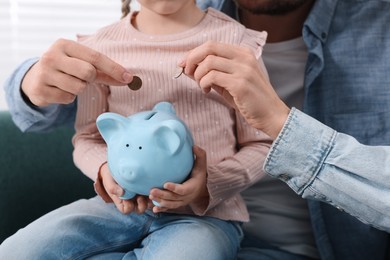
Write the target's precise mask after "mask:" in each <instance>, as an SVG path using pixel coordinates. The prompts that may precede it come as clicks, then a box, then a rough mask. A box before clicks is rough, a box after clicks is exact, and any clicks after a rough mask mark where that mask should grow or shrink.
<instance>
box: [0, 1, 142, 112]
mask: <svg viewBox="0 0 390 260" xmlns="http://www.w3.org/2000/svg"><path fill="white" fill-rule="evenodd" d="M132 8H135V9H136V8H138V4H137V2H136V1H135V0H133V3H132ZM120 17H121V1H120V0H93V1H92V0H54V1H53V0H0V57H1V59H0V110H6V109H7V104H6V102H5V93H4V83H5V81H6V79H7V78H8V77H9V75H10V74H11V73H12V72H13V70H14V69H15V68H16V67H17V66H18V65H19V64H20V63H21V62H22V61H24V60H26V59H28V58H32V57H39V56H41V54H42V53H43V52H44V51H45V50H46V49H48V48H49V47H50V45H51V44H52V43H53V42H55V41H56V40H57V39H59V38H65V39H71V40H75V39H76V34H91V33H93V32H95V31H96V30H97V29H98V28H100V27H102V26H105V25H108V24H110V23H112V22H115V21H117V20H118V19H120Z"/></svg>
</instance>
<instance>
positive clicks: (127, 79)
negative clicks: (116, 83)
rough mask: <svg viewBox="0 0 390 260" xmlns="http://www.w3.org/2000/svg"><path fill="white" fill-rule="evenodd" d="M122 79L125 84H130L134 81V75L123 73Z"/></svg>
mask: <svg viewBox="0 0 390 260" xmlns="http://www.w3.org/2000/svg"><path fill="white" fill-rule="evenodd" d="M122 78H123V80H124V81H125V82H127V83H129V82H131V81H132V80H133V75H131V74H130V73H128V72H125V73H123V75H122Z"/></svg>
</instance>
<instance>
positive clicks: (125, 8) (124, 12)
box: [121, 0, 131, 18]
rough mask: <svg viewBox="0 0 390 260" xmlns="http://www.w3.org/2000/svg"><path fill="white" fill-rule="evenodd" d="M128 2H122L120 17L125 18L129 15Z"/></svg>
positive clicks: (123, 0) (124, 0)
mask: <svg viewBox="0 0 390 260" xmlns="http://www.w3.org/2000/svg"><path fill="white" fill-rule="evenodd" d="M130 2H131V0H122V17H121V18H123V17H125V16H126V15H128V14H129V13H130Z"/></svg>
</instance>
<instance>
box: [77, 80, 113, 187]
mask: <svg viewBox="0 0 390 260" xmlns="http://www.w3.org/2000/svg"><path fill="white" fill-rule="evenodd" d="M108 94H109V87H107V86H104V85H94V84H91V85H88V86H87V87H86V89H85V90H84V91H83V92H82V93H81V94H80V95H79V96H78V109H77V115H76V124H75V129H76V133H75V135H74V137H73V145H74V151H73V160H74V163H75V164H76V166H77V167H78V168H79V169H80V170H81V171H82V172H83V173H84V174H85V175H86V176H88V177H89V178H90V179H92V180H93V181H96V179H97V176H98V175H97V174H98V171H99V169H100V167H101V166H102V164H103V163H105V162H106V161H107V146H106V143H105V142H104V140H103V138H102V137H101V135H100V133H99V131H98V129H97V126H96V118H97V117H98V116H99V115H100V114H101V113H103V112H105V111H106V110H107V106H108V105H107V96H108Z"/></svg>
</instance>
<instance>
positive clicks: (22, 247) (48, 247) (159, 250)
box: [0, 197, 242, 260]
mask: <svg viewBox="0 0 390 260" xmlns="http://www.w3.org/2000/svg"><path fill="white" fill-rule="evenodd" d="M26 214H28V212H26ZM241 239H242V231H241V228H240V225H239V223H237V222H231V221H223V220H220V219H217V218H212V217H197V216H192V215H191V216H190V215H177V214H168V213H160V214H153V213H151V212H147V213H145V214H141V215H138V214H129V215H124V214H121V213H120V212H119V211H118V210H117V209H116V208H115V206H114V205H113V204H112V203H110V204H107V203H105V202H104V201H103V200H101V199H100V197H95V198H92V199H89V200H79V201H76V202H74V203H72V204H69V205H67V206H64V207H61V208H59V209H57V210H54V211H52V212H50V213H48V214H46V215H45V216H43V217H41V218H40V219H38V220H36V221H34V222H33V223H31V224H30V225H28V226H27V227H25V228H23V229H21V230H19V231H18V232H17V233H16V234H14V235H13V236H11V237H10V238H8V239H7V240H5V241H4V242H3V244H1V245H0V259H18V260H24V259H28V260H34V259H37V260H38V259H39V260H46V259H88V258H91V259H99V258H104V259H221V260H225V259H234V258H235V256H236V253H237V251H238V249H239V246H240V241H241Z"/></svg>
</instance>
